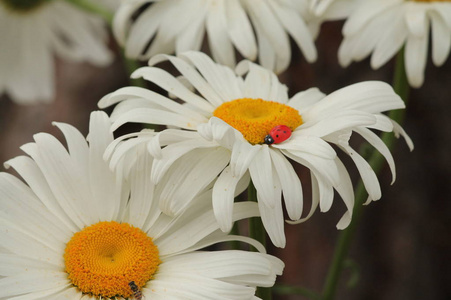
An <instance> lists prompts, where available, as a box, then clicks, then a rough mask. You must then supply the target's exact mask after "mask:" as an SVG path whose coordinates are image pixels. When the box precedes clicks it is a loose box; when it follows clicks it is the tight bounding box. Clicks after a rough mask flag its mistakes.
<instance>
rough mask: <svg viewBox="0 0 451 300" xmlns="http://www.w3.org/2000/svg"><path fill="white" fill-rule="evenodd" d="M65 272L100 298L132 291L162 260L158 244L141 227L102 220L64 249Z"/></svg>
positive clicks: (75, 235) (124, 295)
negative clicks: (134, 285)
mask: <svg viewBox="0 0 451 300" xmlns="http://www.w3.org/2000/svg"><path fill="white" fill-rule="evenodd" d="M64 261H65V264H66V272H67V273H68V274H69V279H70V280H71V281H72V284H73V285H75V286H76V287H78V289H80V291H81V292H82V293H84V294H88V295H92V296H95V297H99V298H102V299H103V298H113V297H123V298H127V297H130V296H131V295H132V290H131V288H130V286H129V283H130V282H131V281H134V282H135V284H136V285H137V286H138V288H141V287H143V286H144V285H145V284H146V282H147V281H149V280H150V279H151V278H152V276H153V274H155V272H156V271H157V269H158V265H159V264H160V263H161V261H160V258H159V255H158V248H157V246H155V245H154V244H153V242H152V239H151V238H150V237H148V236H147V235H146V234H145V233H144V232H143V231H142V230H141V229H139V228H136V227H133V226H131V225H129V224H127V223H117V222H99V223H97V224H94V225H91V226H89V227H86V228H84V229H83V230H81V231H79V232H77V233H75V234H74V235H73V237H72V239H71V240H70V241H69V243H67V246H66V250H65V252H64Z"/></svg>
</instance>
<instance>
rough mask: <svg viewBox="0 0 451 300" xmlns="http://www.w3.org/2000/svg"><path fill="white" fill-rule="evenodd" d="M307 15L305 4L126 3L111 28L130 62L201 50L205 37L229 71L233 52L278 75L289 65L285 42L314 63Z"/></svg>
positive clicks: (277, 0)
mask: <svg viewBox="0 0 451 300" xmlns="http://www.w3.org/2000/svg"><path fill="white" fill-rule="evenodd" d="M138 12H139V15H138V16H137V17H136V14H137V13H138ZM310 15H311V13H310V9H309V3H308V0H163V1H155V0H128V1H124V2H123V3H122V5H121V7H120V8H119V9H118V12H117V14H116V16H115V20H114V25H113V28H114V33H115V36H116V38H117V40H118V41H119V43H120V44H122V45H123V46H124V47H125V50H126V55H127V56H128V57H131V58H139V59H148V58H150V57H152V56H153V55H155V54H160V53H165V54H172V53H174V52H176V53H182V52H184V51H188V50H200V48H201V45H202V41H203V40H204V35H205V33H207V35H208V44H209V47H210V51H211V53H212V56H213V58H214V59H215V61H217V62H219V63H221V64H225V65H228V66H230V67H234V66H235V63H236V59H235V49H236V50H238V52H239V53H240V54H241V55H242V56H243V57H245V58H247V59H250V60H255V59H256V58H257V56H258V57H259V61H260V64H261V65H263V66H264V67H266V68H268V69H271V70H275V71H276V72H282V71H283V70H285V69H286V68H287V67H288V65H289V63H290V60H291V47H290V41H289V37H290V36H291V37H292V38H293V40H294V41H295V42H296V44H297V45H298V46H299V48H300V49H301V51H302V53H303V54H304V56H305V58H306V59H307V61H309V62H313V61H315V60H316V56H317V53H316V48H315V45H314V42H313V37H312V34H311V32H310V31H309V28H308V24H306V22H305V18H309V16H310Z"/></svg>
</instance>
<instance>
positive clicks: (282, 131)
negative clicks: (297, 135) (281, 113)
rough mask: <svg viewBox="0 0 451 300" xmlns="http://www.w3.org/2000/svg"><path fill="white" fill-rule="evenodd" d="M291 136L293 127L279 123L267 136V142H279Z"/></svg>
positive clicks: (269, 143)
mask: <svg viewBox="0 0 451 300" xmlns="http://www.w3.org/2000/svg"><path fill="white" fill-rule="evenodd" d="M290 136H291V129H290V127H288V126H286V125H277V126H275V127H274V128H273V129H271V131H270V132H269V134H268V135H267V136H265V144H268V145H271V144H279V143H282V142H283V141H286V140H288V139H289V138H290Z"/></svg>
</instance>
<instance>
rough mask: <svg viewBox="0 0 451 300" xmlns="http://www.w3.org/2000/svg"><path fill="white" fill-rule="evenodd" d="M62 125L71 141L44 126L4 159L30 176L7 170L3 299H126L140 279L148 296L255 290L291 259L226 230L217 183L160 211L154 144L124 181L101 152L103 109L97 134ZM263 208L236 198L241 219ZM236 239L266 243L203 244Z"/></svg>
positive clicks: (105, 130) (233, 295) (95, 121)
mask: <svg viewBox="0 0 451 300" xmlns="http://www.w3.org/2000/svg"><path fill="white" fill-rule="evenodd" d="M55 125H56V126H57V127H58V128H59V129H60V130H61V131H62V132H63V134H64V136H65V138H66V141H67V146H68V150H66V148H65V147H64V146H63V145H62V144H61V143H60V142H59V141H58V140H57V139H56V138H55V137H53V136H51V135H49V134H44V133H39V134H37V135H35V137H34V138H35V143H29V144H26V145H24V146H23V147H22V149H23V150H24V151H25V152H26V153H27V154H28V155H29V156H19V157H16V158H14V159H11V160H10V161H8V162H6V165H7V166H11V167H13V168H14V169H15V170H16V171H17V172H18V173H19V174H20V176H22V178H23V179H24V180H25V182H26V183H27V184H28V185H26V184H24V183H23V182H22V181H21V180H19V179H17V178H16V177H14V176H12V175H10V174H7V173H0V224H1V231H0V244H1V249H0V265H1V268H0V275H1V276H2V279H1V281H0V298H1V299H13V298H16V297H20V298H27V299H49V300H50V299H55V300H56V299H73V300H75V299H118V300H119V299H121V300H124V299H131V298H132V297H133V294H134V291H133V289H136V291H138V290H139V291H140V292H141V293H142V294H143V295H144V296H145V299H187V297H189V298H191V299H237V300H238V299H249V300H252V299H256V297H255V296H254V294H255V289H256V286H264V287H269V286H272V285H273V284H274V281H275V278H276V275H278V274H281V272H282V269H283V263H282V262H281V261H280V260H279V259H277V258H275V257H273V256H270V255H268V254H265V252H264V251H265V249H264V247H263V246H262V245H261V244H260V243H258V242H256V241H255V240H252V239H250V238H246V237H239V236H228V235H227V234H225V233H223V232H222V231H220V230H219V227H218V224H217V222H216V220H215V217H214V214H213V211H212V207H211V200H210V199H211V191H204V192H203V193H202V194H201V195H198V196H197V197H196V198H195V200H194V201H193V203H192V204H193V205H192V206H191V207H190V208H189V209H188V210H186V211H185V212H184V213H183V214H181V215H180V216H178V217H177V218H170V217H168V216H166V215H164V214H162V213H161V211H160V209H159V208H158V202H159V201H158V197H159V195H158V194H157V190H158V187H155V186H154V185H152V184H150V182H149V181H150V180H149V176H150V172H151V169H152V166H151V165H152V158H151V157H150V155H149V154H147V153H145V154H144V155H141V156H139V157H138V158H137V159H138V162H137V163H136V164H135V165H134V166H133V167H132V170H131V172H130V177H129V178H128V180H127V181H126V182H125V181H122V180H119V179H117V178H116V175H115V174H114V173H113V172H112V171H110V169H109V168H108V165H107V163H106V162H105V161H104V160H103V159H102V156H103V153H104V151H105V149H106V147H107V146H108V144H110V143H111V142H112V141H113V135H112V133H111V131H110V121H109V120H108V117H107V115H106V114H105V113H103V112H94V113H93V114H92V115H91V122H90V132H89V138H88V139H89V144H88V143H87V142H86V140H85V139H84V137H83V136H82V135H81V134H80V133H79V132H78V131H77V130H76V129H75V128H73V127H72V126H69V125H67V124H62V123H56V124H55ZM144 150H145V148H144ZM145 152H147V151H145ZM255 216H258V207H257V204H256V203H250V202H242V203H237V204H236V206H235V213H234V215H233V219H234V220H240V219H244V218H249V217H255ZM231 240H238V241H243V242H247V243H250V244H252V245H253V246H255V247H256V248H257V249H258V250H259V252H246V251H197V250H199V249H201V248H204V247H206V246H210V245H212V244H215V243H218V242H223V241H231ZM132 281H133V282H134V283H132V284H131V282H132Z"/></svg>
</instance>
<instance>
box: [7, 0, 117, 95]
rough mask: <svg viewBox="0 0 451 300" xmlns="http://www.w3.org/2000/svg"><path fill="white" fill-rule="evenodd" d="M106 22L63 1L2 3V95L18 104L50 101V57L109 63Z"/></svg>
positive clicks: (9, 0)
mask: <svg viewBox="0 0 451 300" xmlns="http://www.w3.org/2000/svg"><path fill="white" fill-rule="evenodd" d="M107 40H108V32H107V28H106V25H105V23H104V21H103V20H102V19H101V17H99V16H95V15H92V14H89V13H86V12H85V11H81V10H80V9H78V8H77V7H75V6H73V5H72V4H70V3H68V2H67V1H54V0H35V1H26V0H25V1H24V0H21V1H16V0H0V41H1V43H0V94H3V93H7V94H9V95H10V96H11V98H12V100H14V101H15V102H17V103H21V104H30V103H36V102H50V101H52V100H53V97H54V94H55V70H54V68H55V64H54V55H56V56H58V57H60V58H62V59H65V60H69V61H76V62H78V61H86V62H89V63H92V64H94V65H96V66H105V65H108V64H109V63H110V62H111V61H112V59H113V55H112V53H111V52H110V50H109V49H108V47H107V45H106V41H107Z"/></svg>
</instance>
